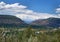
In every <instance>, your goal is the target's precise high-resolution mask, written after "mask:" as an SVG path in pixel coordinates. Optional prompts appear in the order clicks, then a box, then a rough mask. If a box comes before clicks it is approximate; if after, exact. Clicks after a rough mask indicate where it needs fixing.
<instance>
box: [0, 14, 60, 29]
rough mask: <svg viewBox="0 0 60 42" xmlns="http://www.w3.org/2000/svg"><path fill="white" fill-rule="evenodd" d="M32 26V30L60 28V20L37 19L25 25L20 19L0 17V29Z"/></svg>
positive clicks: (7, 16) (51, 18)
mask: <svg viewBox="0 0 60 42" xmlns="http://www.w3.org/2000/svg"><path fill="white" fill-rule="evenodd" d="M27 26H32V27H34V28H38V27H39V28H40V27H54V28H55V27H56V28H57V27H60V18H53V17H50V18H47V19H38V20H35V21H33V22H32V23H29V24H27V23H25V22H24V21H22V20H21V19H20V18H18V17H16V16H11V15H0V27H27Z"/></svg>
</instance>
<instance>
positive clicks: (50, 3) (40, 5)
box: [0, 0, 60, 22]
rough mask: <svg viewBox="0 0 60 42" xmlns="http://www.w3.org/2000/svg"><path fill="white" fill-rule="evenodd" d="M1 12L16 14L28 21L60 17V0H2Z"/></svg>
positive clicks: (0, 4) (0, 2)
mask: <svg viewBox="0 0 60 42" xmlns="http://www.w3.org/2000/svg"><path fill="white" fill-rule="evenodd" d="M0 14H2V15H15V16H17V17H18V18H20V19H22V20H24V21H26V22H27V21H28V22H31V21H34V20H37V19H46V18H49V17H57V18H60V0H0Z"/></svg>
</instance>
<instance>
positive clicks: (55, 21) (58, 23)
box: [31, 17, 60, 27]
mask: <svg viewBox="0 0 60 42" xmlns="http://www.w3.org/2000/svg"><path fill="white" fill-rule="evenodd" d="M31 25H38V26H43V27H60V18H53V17H50V18H47V19H39V20H36V21H33V22H32V23H31Z"/></svg>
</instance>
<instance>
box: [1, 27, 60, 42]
mask: <svg viewBox="0 0 60 42" xmlns="http://www.w3.org/2000/svg"><path fill="white" fill-rule="evenodd" d="M37 31H39V30H35V29H32V28H31V27H30V26H29V27H28V28H22V29H21V28H0V42H60V29H57V30H52V31H47V30H46V31H47V32H44V31H43V30H41V31H42V32H40V31H39V33H37Z"/></svg>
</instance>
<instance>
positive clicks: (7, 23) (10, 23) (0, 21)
mask: <svg viewBox="0 0 60 42" xmlns="http://www.w3.org/2000/svg"><path fill="white" fill-rule="evenodd" d="M24 25H26V23H25V22H24V21H22V20H21V19H20V18H18V17H16V16H12V15H0V27H20V26H24Z"/></svg>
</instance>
